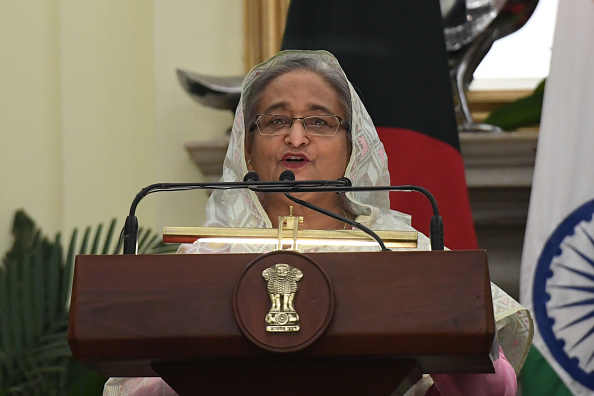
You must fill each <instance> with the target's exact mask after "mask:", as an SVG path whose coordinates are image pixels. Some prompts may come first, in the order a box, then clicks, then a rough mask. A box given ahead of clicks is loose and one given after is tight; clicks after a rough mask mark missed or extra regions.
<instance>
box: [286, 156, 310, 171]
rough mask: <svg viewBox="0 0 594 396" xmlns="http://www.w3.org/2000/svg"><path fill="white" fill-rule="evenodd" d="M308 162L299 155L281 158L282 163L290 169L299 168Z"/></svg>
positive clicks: (304, 157)
mask: <svg viewBox="0 0 594 396" xmlns="http://www.w3.org/2000/svg"><path fill="white" fill-rule="evenodd" d="M308 162H309V159H308V158H307V157H306V156H305V155H299V154H287V155H285V156H283V159H282V163H283V164H284V165H285V166H286V167H287V168H290V169H297V168H301V167H303V166H305V165H307V163H308Z"/></svg>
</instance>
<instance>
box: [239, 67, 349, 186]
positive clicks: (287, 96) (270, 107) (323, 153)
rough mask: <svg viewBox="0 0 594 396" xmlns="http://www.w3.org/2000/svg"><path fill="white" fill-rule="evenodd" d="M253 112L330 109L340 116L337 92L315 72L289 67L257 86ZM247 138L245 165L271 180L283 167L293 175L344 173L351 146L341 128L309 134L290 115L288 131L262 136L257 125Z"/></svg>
mask: <svg viewBox="0 0 594 396" xmlns="http://www.w3.org/2000/svg"><path fill="white" fill-rule="evenodd" d="M256 113H257V114H262V113H268V114H279V115H285V116H290V117H307V116H313V115H322V114H331V115H337V116H339V117H341V118H342V119H344V117H345V115H344V111H343V110H342V106H341V105H340V102H339V100H338V94H337V93H336V91H335V90H334V88H332V86H331V85H330V84H329V83H328V82H326V81H325V80H324V79H323V78H322V77H320V76H319V75H318V74H316V73H313V72H310V71H303V70H298V71H292V72H289V73H285V74H283V75H281V76H279V77H277V78H276V79H274V80H273V81H272V82H271V83H270V84H268V86H267V87H266V88H265V90H264V91H263V92H262V95H261V98H260V103H259V104H258V106H257V107H256ZM252 133H253V138H252V139H251V141H249V139H248V141H247V142H246V153H245V154H246V159H248V160H251V163H250V164H249V165H248V169H249V170H253V171H254V172H256V173H257V174H258V176H259V177H260V180H262V181H276V180H278V179H279V176H280V174H281V173H282V172H283V171H285V170H291V171H292V172H294V173H295V179H296V180H337V179H339V178H341V177H343V176H344V172H345V169H346V166H347V163H348V160H349V155H350V148H349V145H348V142H347V135H346V130H345V128H344V127H342V126H341V127H340V128H339V129H338V132H337V133H336V135H334V136H312V135H308V134H307V133H306V132H305V130H304V128H303V124H302V123H301V120H295V121H294V122H293V125H292V127H291V128H290V130H289V132H288V134H287V135H277V136H263V135H261V134H260V133H259V132H258V130H257V129H255V130H254V131H253V132H252Z"/></svg>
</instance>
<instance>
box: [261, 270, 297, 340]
mask: <svg viewBox="0 0 594 396" xmlns="http://www.w3.org/2000/svg"><path fill="white" fill-rule="evenodd" d="M262 277H264V280H266V283H267V288H268V295H269V296H270V303H271V306H270V311H269V312H268V314H267V315H266V331H268V332H270V333H292V332H296V331H299V315H298V314H297V312H295V308H294V306H293V300H294V299H295V294H296V293H297V289H299V282H300V281H301V279H302V278H303V273H302V272H301V271H300V270H298V269H297V268H295V267H292V266H290V265H289V264H274V265H273V266H272V267H269V268H266V269H265V270H264V271H263V272H262Z"/></svg>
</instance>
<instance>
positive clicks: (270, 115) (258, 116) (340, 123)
mask: <svg viewBox="0 0 594 396" xmlns="http://www.w3.org/2000/svg"><path fill="white" fill-rule="evenodd" d="M262 116H269V117H281V118H285V119H288V120H289V119H290V120H291V122H290V123H289V127H288V128H287V131H290V130H291V128H292V127H293V122H295V120H301V125H302V126H303V130H304V131H305V133H306V134H307V135H311V136H323V137H332V136H336V134H337V133H338V130H339V129H340V127H341V126H342V127H344V128H345V129H348V127H347V125H346V123H345V122H344V121H343V120H342V117H340V116H337V115H336V114H318V115H313V116H306V117H289V116H286V115H282V114H269V113H262V114H256V122H255V123H254V126H252V130H254V127H256V128H257V129H258V132H260V135H262V136H279V135H287V134H288V132H287V133H275V134H270V133H262V130H261V129H260V125H259V124H258V121H260V117H262ZM319 117H334V118H336V119H337V120H338V125H336V130H335V131H334V133H333V134H331V135H328V134H318V133H312V132H311V131H308V130H307V126H306V125H305V120H307V119H310V118H319Z"/></svg>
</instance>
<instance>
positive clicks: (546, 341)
mask: <svg viewBox="0 0 594 396" xmlns="http://www.w3.org/2000/svg"><path fill="white" fill-rule="evenodd" d="M593 216H594V0H563V1H559V9H558V13H557V25H556V29H555V38H554V42H553V55H552V60H551V69H550V75H549V78H548V80H547V85H546V90H545V100H544V105H543V116H542V120H541V130H540V135H539V140H538V148H537V155H536V167H535V174H534V180H533V186H532V195H531V199H530V210H529V214H528V224H527V229H526V238H525V242H524V252H523V257H522V274H521V291H520V294H521V295H520V297H521V302H522V303H523V304H524V305H525V306H526V307H528V308H529V309H530V310H531V311H532V313H533V316H534V322H535V335H534V344H533V349H532V351H531V354H530V356H529V359H528V361H527V363H526V365H525V368H524V370H523V371H522V374H521V378H522V380H523V395H524V396H530V395H539V396H546V395H566V394H573V395H594V219H593Z"/></svg>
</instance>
